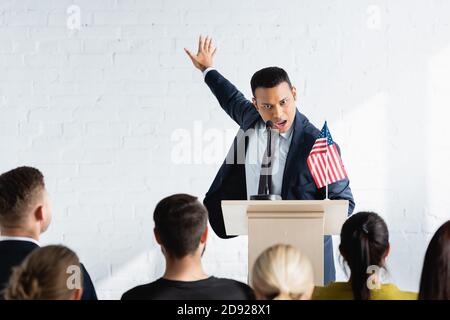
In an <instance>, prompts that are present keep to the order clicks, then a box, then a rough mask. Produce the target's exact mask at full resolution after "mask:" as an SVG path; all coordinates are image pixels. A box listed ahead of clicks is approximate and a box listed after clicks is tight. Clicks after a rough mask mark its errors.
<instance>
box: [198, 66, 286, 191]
mask: <svg viewBox="0 0 450 320" xmlns="http://www.w3.org/2000/svg"><path fill="white" fill-rule="evenodd" d="M211 70H214V68H213V67H209V68H207V69H205V71H203V77H204V78H205V77H206V74H207V73H208V72H209V71H211ZM292 132H293V126H291V127H290V128H289V130H288V131H286V132H284V133H280V134H278V135H272V139H275V147H274V149H275V150H274V153H273V156H274V157H273V168H272V194H277V195H281V188H282V186H283V173H284V167H285V166H286V159H287V155H288V152H289V147H290V145H291V141H292ZM246 136H248V138H249V140H248V147H247V153H246V155H245V181H246V186H247V199H250V196H252V195H256V194H258V187H259V177H260V174H261V163H262V160H263V157H264V152H265V151H266V147H267V132H266V128H265V125H264V122H263V120H262V119H261V121H259V122H258V123H257V124H256V126H255V130H251V129H250V130H249V132H246Z"/></svg>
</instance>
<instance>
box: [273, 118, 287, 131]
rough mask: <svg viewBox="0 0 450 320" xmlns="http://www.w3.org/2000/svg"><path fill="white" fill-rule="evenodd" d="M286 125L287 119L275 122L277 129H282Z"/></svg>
mask: <svg viewBox="0 0 450 320" xmlns="http://www.w3.org/2000/svg"><path fill="white" fill-rule="evenodd" d="M286 125H287V120H282V121H278V122H275V127H277V129H278V130H283V129H284V128H286Z"/></svg>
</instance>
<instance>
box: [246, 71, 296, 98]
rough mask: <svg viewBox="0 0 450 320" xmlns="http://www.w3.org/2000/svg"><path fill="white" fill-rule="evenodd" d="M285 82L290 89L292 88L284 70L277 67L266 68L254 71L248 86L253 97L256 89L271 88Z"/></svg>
mask: <svg viewBox="0 0 450 320" xmlns="http://www.w3.org/2000/svg"><path fill="white" fill-rule="evenodd" d="M283 82H287V84H288V85H289V87H290V88H292V84H291V80H290V79H289V76H288V74H287V72H286V71H284V69H281V68H278V67H267V68H264V69H261V70H259V71H256V72H255V73H254V74H253V76H252V79H251V80H250V86H251V87H252V93H253V96H254V95H255V90H256V89H257V88H260V87H261V88H273V87H276V86H277V85H279V84H280V83H283Z"/></svg>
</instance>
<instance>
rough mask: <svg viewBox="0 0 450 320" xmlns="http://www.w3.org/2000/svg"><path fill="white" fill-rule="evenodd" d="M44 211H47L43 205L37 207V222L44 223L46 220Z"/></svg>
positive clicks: (35, 213)
mask: <svg viewBox="0 0 450 320" xmlns="http://www.w3.org/2000/svg"><path fill="white" fill-rule="evenodd" d="M44 211H45V208H44V206H42V205H40V206H39V207H37V208H36V209H35V210H34V218H35V219H36V221H39V222H43V221H44V219H45V212H44Z"/></svg>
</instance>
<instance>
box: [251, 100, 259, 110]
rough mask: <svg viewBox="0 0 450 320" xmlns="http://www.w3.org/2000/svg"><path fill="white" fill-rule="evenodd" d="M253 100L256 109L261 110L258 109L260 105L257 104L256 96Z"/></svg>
mask: <svg viewBox="0 0 450 320" xmlns="http://www.w3.org/2000/svg"><path fill="white" fill-rule="evenodd" d="M252 102H253V106H254V107H255V109H256V110H259V109H258V105H257V104H256V98H255V97H253V98H252Z"/></svg>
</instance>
